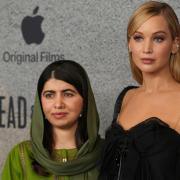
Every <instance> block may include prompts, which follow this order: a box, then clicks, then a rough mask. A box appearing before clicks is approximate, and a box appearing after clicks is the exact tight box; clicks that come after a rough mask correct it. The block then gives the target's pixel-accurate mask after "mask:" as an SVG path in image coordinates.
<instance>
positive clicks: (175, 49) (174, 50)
mask: <svg viewBox="0 0 180 180" xmlns="http://www.w3.org/2000/svg"><path fill="white" fill-rule="evenodd" d="M179 46H180V41H179V38H178V37H176V38H175V40H174V42H173V46H172V51H171V52H172V54H176V53H177V52H178V50H179Z"/></svg>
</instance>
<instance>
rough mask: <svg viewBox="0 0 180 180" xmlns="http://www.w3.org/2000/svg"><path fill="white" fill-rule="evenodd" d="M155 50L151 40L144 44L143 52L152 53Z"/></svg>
mask: <svg viewBox="0 0 180 180" xmlns="http://www.w3.org/2000/svg"><path fill="white" fill-rule="evenodd" d="M152 52H153V45H152V42H151V40H149V39H148V40H146V41H145V42H144V44H143V53H146V54H151V53H152Z"/></svg>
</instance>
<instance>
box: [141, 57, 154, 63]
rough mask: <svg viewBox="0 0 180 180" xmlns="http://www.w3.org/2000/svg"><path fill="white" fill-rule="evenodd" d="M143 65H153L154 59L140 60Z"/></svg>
mask: <svg viewBox="0 0 180 180" xmlns="http://www.w3.org/2000/svg"><path fill="white" fill-rule="evenodd" d="M141 60H142V63H143V64H152V63H154V61H155V59H152V58H141Z"/></svg>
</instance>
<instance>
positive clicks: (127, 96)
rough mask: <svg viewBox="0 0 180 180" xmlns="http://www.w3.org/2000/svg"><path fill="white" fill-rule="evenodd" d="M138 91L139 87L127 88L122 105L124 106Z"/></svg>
mask: <svg viewBox="0 0 180 180" xmlns="http://www.w3.org/2000/svg"><path fill="white" fill-rule="evenodd" d="M138 91H139V87H137V88H132V89H129V90H128V91H127V92H126V94H125V96H124V98H123V102H122V106H125V105H126V104H127V103H128V102H129V101H130V100H131V99H132V98H133V97H134V96H135V95H136V94H137V93H138Z"/></svg>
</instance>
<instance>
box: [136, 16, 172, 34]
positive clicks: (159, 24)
mask: <svg viewBox="0 0 180 180" xmlns="http://www.w3.org/2000/svg"><path fill="white" fill-rule="evenodd" d="M136 31H139V32H152V33H155V32H158V31H164V32H165V33H167V34H168V33H169V34H170V30H169V27H168V23H167V21H166V19H165V18H164V17H163V16H162V15H159V16H153V17H151V18H149V19H148V20H147V21H145V22H144V23H143V24H142V25H141V26H140V27H139V28H138V29H137V30H136Z"/></svg>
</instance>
